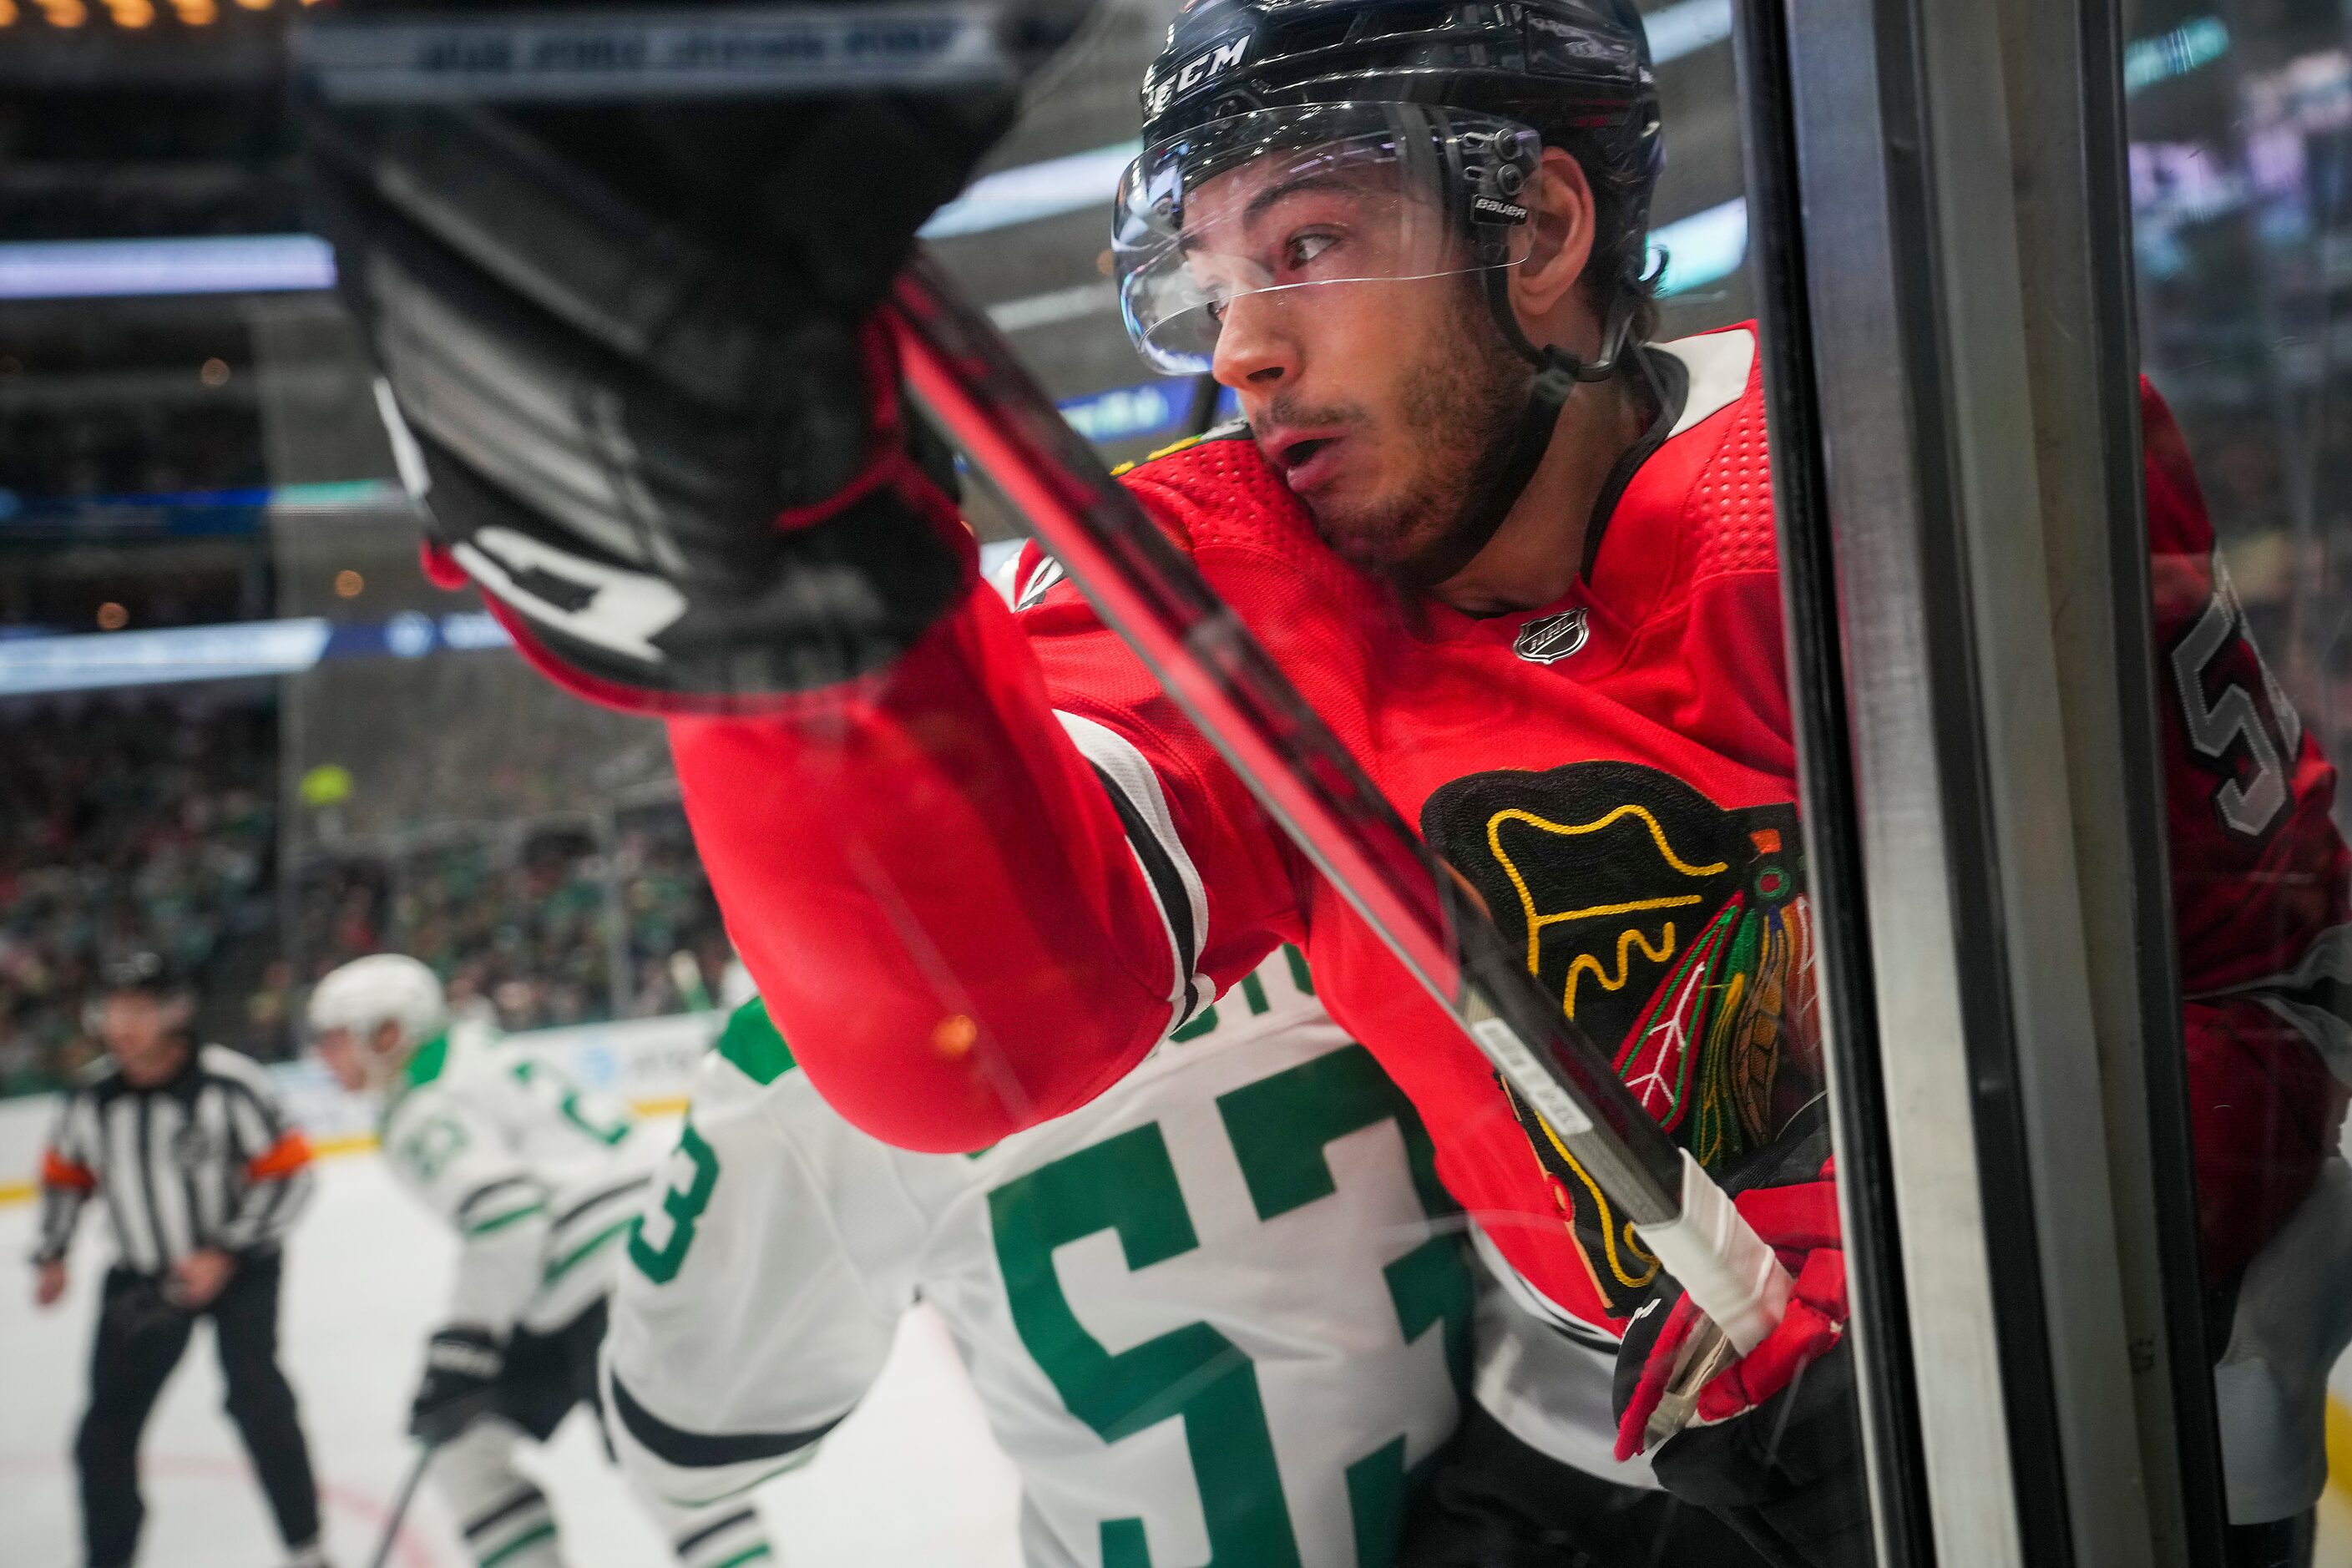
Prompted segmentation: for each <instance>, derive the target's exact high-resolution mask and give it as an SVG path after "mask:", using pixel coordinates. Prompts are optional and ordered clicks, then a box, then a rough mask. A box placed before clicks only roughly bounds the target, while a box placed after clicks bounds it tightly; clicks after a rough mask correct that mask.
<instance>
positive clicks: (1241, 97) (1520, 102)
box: [1142, 0, 1665, 278]
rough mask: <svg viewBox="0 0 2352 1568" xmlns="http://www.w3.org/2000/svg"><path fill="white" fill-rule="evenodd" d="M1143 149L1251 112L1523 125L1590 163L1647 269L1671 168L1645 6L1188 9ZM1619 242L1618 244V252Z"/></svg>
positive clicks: (1148, 108) (1254, 1)
mask: <svg viewBox="0 0 2352 1568" xmlns="http://www.w3.org/2000/svg"><path fill="white" fill-rule="evenodd" d="M1142 98H1143V142H1144V145H1145V146H1146V147H1150V146H1154V145H1157V144H1160V143H1162V142H1167V141H1169V140H1170V139H1171V138H1173V137H1175V136H1178V135H1181V134H1182V133H1184V132H1192V131H1196V130H1198V129H1199V128H1200V127H1202V125H1205V124H1207V123H1209V122H1210V121H1216V120H1223V119H1227V118H1229V117H1231V116H1234V115H1236V114H1240V113H1243V112H1245V111H1247V110H1255V109H1272V108H1276V107H1283V106H1289V105H1302V104H1328V103H1363V102H1382V103H1419V104H1428V105H1434V106H1442V107H1444V108H1449V109H1459V110H1473V111H1475V112H1480V113H1485V114H1490V115H1494V116H1496V117H1497V118H1499V119H1503V120H1510V121H1517V122H1518V123H1519V124H1521V125H1525V126H1528V127H1530V128H1532V129H1533V130H1535V131H1536V132H1538V134H1540V135H1541V136H1542V137H1543V139H1544V141H1545V142H1548V143H1549V144H1551V145H1554V146H1559V147H1565V148H1567V149H1568V150H1569V151H1570V152H1573V153H1578V154H1579V155H1580V161H1581V162H1583V163H1584V164H1585V171H1584V172H1585V175H1586V177H1587V178H1588V179H1590V180H1591V182H1592V183H1593V186H1594V189H1595V191H1596V193H1598V194H1599V195H1601V196H1602V198H1603V199H1604V202H1606V203H1607V204H1608V205H1611V206H1613V207H1614V209H1615V210H1614V212H1613V213H1612V214H1611V216H1612V218H1613V220H1614V222H1615V224H1616V226H1617V228H1618V230H1619V232H1618V233H1616V234H1612V235H1605V236H1602V237H1601V243H1599V244H1596V246H1595V247H1594V249H1595V252H1596V254H1603V253H1606V252H1608V251H1610V250H1618V251H1623V252H1627V253H1629V260H1630V265H1631V267H1632V268H1633V276H1634V277H1637V278H1638V277H1639V276H1640V274H1641V272H1642V270H1643V259H1642V258H1643V242H1644V240H1645V239H1646V237H1647V235H1648V229H1649V219H1650V198H1651V195H1652V194H1653V193H1654V191H1655V190H1656V188H1657V183H1658V174H1659V171H1660V170H1661V169H1662V168H1663V167H1664V161H1665V142H1664V138H1663V137H1662V136H1661V134H1660V121H1659V112H1658V86H1657V79H1656V76H1655V73H1654V70H1653V69H1652V67H1651V62H1650V40H1649V35H1648V34H1647V33H1646V32H1644V31H1643V26H1642V17H1641V14H1640V13H1639V12H1638V11H1636V10H1635V9H1634V7H1633V0H1501V3H1496V0H1485V3H1475V0H1473V3H1451V4H1449V3H1445V0H1439V3H1437V4H1431V3H1430V0H1191V3H1190V4H1188V5H1185V6H1184V8H1183V9H1182V10H1181V11H1179V12H1178V13H1177V15H1176V19H1175V20H1174V21H1173V22H1171V23H1170V24H1169V27H1168V42H1167V45H1166V47H1163V48H1162V49H1161V50H1160V54H1159V56H1158V57H1157V58H1154V59H1153V61H1152V62H1151V65H1150V68H1149V69H1147V70H1146V71H1145V72H1144V74H1143V89H1142ZM1612 241H1613V242H1615V243H1614V244H1612Z"/></svg>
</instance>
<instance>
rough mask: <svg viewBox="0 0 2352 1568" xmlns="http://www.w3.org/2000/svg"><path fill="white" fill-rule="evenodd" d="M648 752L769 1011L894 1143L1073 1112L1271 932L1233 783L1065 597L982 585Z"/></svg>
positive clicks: (800, 1054)
mask: <svg viewBox="0 0 2352 1568" xmlns="http://www.w3.org/2000/svg"><path fill="white" fill-rule="evenodd" d="M1036 567H1037V563H1035V562H1034V560H1032V561H1024V570H1023V571H1022V572H1021V573H1020V574H1019V577H1020V581H1021V583H1022V584H1023V585H1024V586H1026V585H1027V584H1028V582H1029V579H1031V578H1032V577H1034V574H1035V571H1036ZM1035 596H1036V595H1034V593H1032V594H1031V595H1024V597H1030V598H1034V597H1035ZM670 740H671V745H672V748H673V750H674V752H675V753H676V756H677V769H678V775H679V779H680V781H681V783H682V784H683V786H684V790H685V795H686V805H687V810H688V816H690V818H691V819H692V822H693V825H694V830H695V837H696V839H697V841H698V845H699V846H700V848H701V851H702V856H703V859H704V861H705V863H706V864H707V866H708V867H709V873H710V879H711V882H712V886H713V888H714V889H715V890H716V891H717V893H718V896H719V904H720V907H721V909H722V910H723V911H724V912H725V915H726V918H727V925H728V930H729V932H730V935H731V936H732V937H733V939H734V941H735V944H736V946H737V948H738V949H739V950H740V952H741V953H742V956H743V960H744V963H746V964H747V965H748V966H749V967H750V969H751V975H752V978H753V979H754V980H756V981H757V982H758V983H759V986H760V991H761V995H762V996H763V997H764V998H765V999H766V1001H767V1004H768V1009H769V1013H770V1015H771V1016H772V1017H773V1019H774V1020H775V1022H776V1024H777V1026H778V1027H779V1028H780V1029H781V1030H782V1033H783V1035H784V1037H785V1038H786V1039H788V1040H789V1041H790V1042H791V1044H792V1047H793V1055H794V1058H796V1059H797V1060H798V1061H799V1063H800V1064H801V1066H802V1067H803V1069H804V1070H806V1071H807V1073H808V1074H809V1077H810V1079H811V1081H813V1082H814V1084H815V1085H816V1086H817V1088H818V1089H819V1090H820V1091H821V1092H822V1093H823V1094H824V1097H825V1099H826V1100H828V1101H829V1102H830V1103H831V1104H832V1105H833V1106H834V1107H835V1109H837V1110H840V1111H841V1113H842V1114H843V1115H845V1116H846V1117H847V1118H849V1120H850V1121H854V1122H856V1124H857V1125H858V1126H860V1127H862V1128H864V1129H865V1130H866V1131H868V1132H870V1133H873V1134H874V1135H876V1136H877V1137H880V1138H884V1139H887V1140H888V1141H889V1142H894V1143H898V1144H900V1145H902V1146H904V1147H908V1148H913V1149H925V1150H940V1151H948V1150H960V1149H975V1148H981V1147H984V1146H985V1145H987V1144H989V1143H992V1142H995V1141H996V1140H998V1139H1000V1138H1003V1137H1004V1136H1006V1135H1007V1134H1009V1133H1012V1132H1014V1131H1019V1130H1020V1129H1022V1128H1024V1127H1027V1126H1031V1125H1034V1123H1036V1122H1038V1121H1045V1120H1046V1119H1047V1118H1050V1117H1054V1116H1058V1115H1062V1114H1064V1113H1066V1112H1067V1111H1069V1110H1074V1109H1076V1107H1077V1106H1079V1105H1082V1104H1084V1103H1085V1102H1086V1101H1087V1100H1089V1099H1091V1098H1092V1097H1093V1096H1094V1095H1096V1094H1097V1093H1099V1092H1100V1091H1101V1090H1103V1089H1106V1088H1108V1086H1109V1085H1111V1084H1112V1083H1114V1082H1116V1081H1118V1079H1119V1078H1120V1077H1121V1076H1122V1075H1123V1074H1125V1073H1126V1072H1127V1070H1128V1069H1129V1068H1131V1067H1132V1066H1134V1064H1135V1063H1136V1062H1137V1061H1139V1059H1141V1058H1142V1057H1143V1055H1144V1053H1146V1052H1147V1051H1149V1050H1150V1048H1151V1047H1152V1046H1153V1045H1154V1044H1155V1043H1156V1042H1157V1041H1158V1040H1159V1039H1160V1037H1161V1035H1162V1034H1164V1033H1165V1032H1166V1031H1167V1030H1168V1029H1169V1028H1170V1027H1171V1026H1173V1025H1174V1024H1176V1023H1179V1022H1181V1020H1182V1018H1183V1017H1184V1016H1186V1015H1187V1014H1188V1013H1189V1012H1190V1011H1191V1010H1192V1009H1194V1008H1197V1007H1199V1006H1204V1005H1207V1004H1208V1003H1209V1002H1210V1001H1211V1000H1213V995H1214V993H1215V991H1216V990H1217V989H1220V988H1222V987H1223V985H1225V984H1231V983H1232V982H1233V981H1234V980H1236V979H1238V978H1239V977H1240V976H1241V975H1242V974H1244V973H1247V972H1248V971H1249V970H1250V969H1251V968H1252V967H1253V966H1254V965H1255V963H1257V962H1258V961H1259V960H1260V959H1262V958H1263V957H1264V956H1265V954H1266V953H1267V952H1270V951H1271V950H1272V949H1273V947H1274V946H1275V944H1276V942H1277V941H1278V940H1280V934H1281V932H1282V931H1284V930H1286V929H1287V925H1288V922H1289V921H1290V920H1291V918H1292V917H1290V916H1289V915H1288V912H1287V911H1288V910H1290V909H1291V908H1292V906H1293V902H1294V900H1293V897H1292V887H1291V883H1290V880H1289V876H1288V870H1287V864H1286V859H1285V858H1284V856H1283V854H1282V852H1281V851H1280V849H1279V848H1278V847H1276V840H1275V836H1274V835H1273V834H1272V832H1271V830H1270V829H1269V828H1268V827H1267V826H1266V825H1265V822H1264V820H1263V818H1261V817H1260V816H1258V815H1257V813H1256V809H1255V805H1253V804H1252V803H1251V802H1250V799H1249V797H1248V795H1246V793H1245V792H1244V790H1243V789H1242V787H1241V785H1240V784H1239V783H1238V781H1236V780H1235V779H1234V777H1233V775H1232V773H1231V772H1230V770H1228V769H1226V768H1225V767H1224V766H1223V763H1221V762H1219V761H1218V760H1217V759H1216V757H1215V754H1214V753H1213V752H1212V751H1210V749H1209V748H1208V747H1207V745H1206V744H1205V742H1202V741H1201V739H1200V738H1199V736H1198V735H1197V734H1196V733H1194V732H1193V731H1191V729H1190V728H1189V726H1187V725H1185V724H1184V722H1183V721H1182V720H1181V718H1179V717H1177V716H1176V715H1174V714H1173V713H1172V712H1170V711H1169V710H1168V708H1167V702H1166V699H1165V698H1164V697H1163V696H1161V695H1160V692H1159V689H1158V688H1157V686H1156V685H1154V684H1153V683H1152V682H1151V680H1150V676H1149V675H1148V673H1147V672H1145V671H1144V669H1143V668H1141V666H1140V665H1139V664H1138V663H1137V662H1136V660H1135V659H1134V658H1133V657H1132V656H1131V655H1130V654H1129V653H1128V651H1127V649H1126V648H1125V647H1124V646H1123V645H1121V644H1119V643H1118V640H1117V638H1116V637H1113V636H1112V634H1110V633H1109V632H1108V631H1106V630H1104V629H1103V628H1102V626H1100V625H1099V623H1097V621H1096V620H1095V619H1094V617H1093V616H1092V615H1091V613H1089V612H1088V611H1087V608H1086V606H1085V605H1084V603H1083V601H1082V600H1080V599H1079V598H1078V597H1077V595H1076V592H1075V591H1074V590H1073V589H1071V588H1070V587H1068V586H1067V585H1066V584H1064V585H1062V586H1059V587H1055V588H1051V589H1049V590H1047V591H1045V593H1044V595H1043V598H1042V601H1041V602H1039V603H1037V604H1036V605H1035V607H1034V608H1032V609H1030V610H1028V611H1026V612H1024V615H1023V616H1022V617H1021V620H1020V621H1019V622H1016V621H1015V619H1014V617H1013V614H1012V613H1011V612H1010V611H1008V610H1007V609H1006V607H1005V605H1004V604H1003V601H1002V600H1000V599H999V598H998V596H997V595H996V594H995V593H994V592H992V591H991V590H989V589H987V588H985V587H984V586H983V587H982V588H981V589H980V590H979V591H977V592H975V593H973V594H971V595H968V596H967V597H966V599H965V600H964V602H963V603H962V604H961V605H960V606H959V607H958V608H957V610H956V611H955V612H954V613H953V614H952V615H951V616H949V617H948V619H947V620H945V621H944V622H943V623H942V624H941V625H940V626H938V627H937V628H935V629H934V631H933V632H932V633H931V635H930V636H929V637H927V638H926V639H925V640H924V641H923V642H922V643H921V644H920V645H919V646H918V647H916V648H915V649H914V650H913V651H912V652H911V653H909V654H908V656H907V657H906V658H904V659H902V660H901V661H899V663H898V665H897V666H895V667H894V668H892V669H891V670H890V671H889V672H888V673H887V675H886V676H885V677H883V678H880V679H878V680H877V681H874V682H870V683H868V684H866V685H865V686H861V687H859V688H856V689H852V690H847V691H843V692H836V693H832V694H828V695H827V696H826V697H825V698H824V699H823V700H819V701H813V702H811V703H810V704H807V705H805V706H803V707H802V708H800V709H798V710H794V711H793V712H792V713H791V714H789V715H787V716H782V717H762V718H758V719H726V720H720V719H698V718H682V719H674V720H672V721H670Z"/></svg>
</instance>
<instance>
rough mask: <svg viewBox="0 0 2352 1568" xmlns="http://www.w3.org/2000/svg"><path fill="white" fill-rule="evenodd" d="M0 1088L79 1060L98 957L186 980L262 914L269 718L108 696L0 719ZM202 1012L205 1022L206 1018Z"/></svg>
mask: <svg viewBox="0 0 2352 1568" xmlns="http://www.w3.org/2000/svg"><path fill="white" fill-rule="evenodd" d="M0 726H5V734H6V744H5V745H0V1092H5V1091H16V1090H23V1089H41V1088H49V1087H54V1086H55V1085H57V1084H58V1083H59V1082H61V1081H63V1080H65V1079H67V1078H68V1077H69V1076H70V1075H71V1074H72V1073H73V1072H74V1071H75V1070H76V1069H77V1068H79V1066H80V1065H81V1064H82V1063H83V1062H84V1061H86V1060H88V1059H89V1057H90V1056H91V1055H92V1053H93V1050H94V1047H93V1045H92V1042H91V1041H90V1039H89V1037H88V1035H87V1033H86V1031H85V1029H84V1027H83V1016H82V1015H83V1011H84V1003H85V1000H86V999H87V997H88V995H89V988H90V986H91V984H92V983H93V981H94V980H95V978H96V976H97V975H98V974H99V973H100V972H101V970H102V968H103V966H104V965H106V964H107V963H111V962H114V961H116V960H119V959H121V958H122V957H124V956H126V955H128V954H130V953H132V952H153V953H156V954H157V955H158V956H160V957H162V958H163V960H164V961H165V963H168V964H170V965H171V966H172V967H173V969H174V970H175V971H176V972H178V973H184V974H200V973H206V972H207V971H209V970H211V969H214V968H215V967H216V966H217V965H218V963H220V961H222V960H223V959H225V958H226V957H227V956H228V952H227V950H229V949H231V948H233V947H235V946H236V945H237V942H238V939H239V938H240V937H244V936H249V935H251V934H253V933H255V932H257V931H266V930H267V929H268V927H269V926H270V925H272V924H273V923H274V921H273V918H272V917H273V911H272V908H271V889H272V887H273V883H274V863H275V856H276V847H277V829H278V822H277V811H276V806H275V800H276V789H277V780H276V777H275V775H274V765H275V764H274V759H275V757H276V754H277V747H276V744H275V729H276V722H275V719H274V717H273V716H271V715H270V714H269V713H268V711H267V710H262V709H257V708H253V707H250V706H238V705H232V706H228V707H226V708H221V709H217V710H205V709H201V708H192V707H184V706H181V705H179V704H174V703H168V702H152V701H127V702H126V701H121V700H115V699H112V698H109V697H91V698H89V699H86V700H79V701H72V702H66V703H57V704H49V705H45V706H40V707H20V708H13V709H12V710H5V711H0ZM207 1021H209V1020H207Z"/></svg>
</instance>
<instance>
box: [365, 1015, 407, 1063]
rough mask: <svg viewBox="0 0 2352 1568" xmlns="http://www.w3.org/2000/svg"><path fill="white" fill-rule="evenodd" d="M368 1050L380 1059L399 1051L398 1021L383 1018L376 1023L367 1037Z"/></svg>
mask: <svg viewBox="0 0 2352 1568" xmlns="http://www.w3.org/2000/svg"><path fill="white" fill-rule="evenodd" d="M368 1049H369V1050H371V1051H373V1052H374V1053H375V1054H376V1055H377V1056H380V1057H388V1056H390V1055H392V1054H393V1052H394V1051H396V1050H398V1049H400V1020H399V1019H397V1018H385V1019H383V1020H381V1021H380V1022H379V1023H377V1025H376V1026H375V1028H374V1029H373V1031H371V1032H370V1034H369V1035H368Z"/></svg>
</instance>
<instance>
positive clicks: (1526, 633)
mask: <svg viewBox="0 0 2352 1568" xmlns="http://www.w3.org/2000/svg"><path fill="white" fill-rule="evenodd" d="M1591 636H1592V628H1591V626H1588V625H1587V624H1586V623H1585V619H1584V612H1583V611H1582V610H1581V609H1575V610H1563V611H1561V612H1560V613H1559V615H1556V616H1544V617H1543V619H1541V620H1539V621H1529V622H1528V624H1527V625H1526V626H1521V627H1520V628H1519V637H1518V640H1517V642H1515V643H1513V644H1512V645H1511V651H1512V652H1514V653H1516V654H1517V655H1518V656H1519V657H1520V658H1523V659H1526V660H1527V661H1528V663H1529V664H1558V663H1559V661H1560V660H1561V659H1564V658H1567V657H1568V656H1569V655H1570V654H1572V653H1574V652H1575V651H1576V650H1577V649H1579V648H1580V647H1583V646H1584V644H1585V641H1586V639H1588V638H1589V637H1591Z"/></svg>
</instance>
